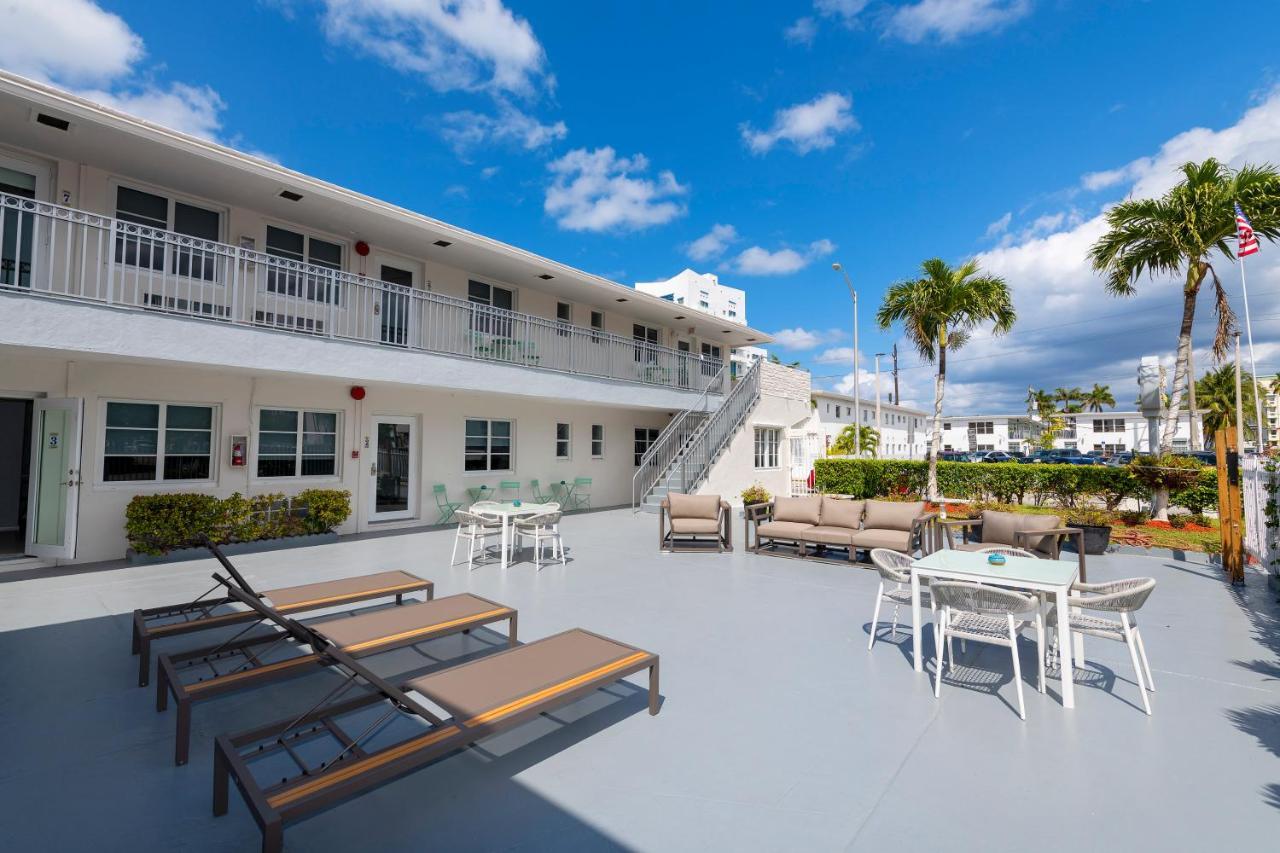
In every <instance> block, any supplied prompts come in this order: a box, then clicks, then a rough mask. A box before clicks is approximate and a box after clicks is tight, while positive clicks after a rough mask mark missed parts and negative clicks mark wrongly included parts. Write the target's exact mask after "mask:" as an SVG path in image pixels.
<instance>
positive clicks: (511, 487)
mask: <svg viewBox="0 0 1280 853" xmlns="http://www.w3.org/2000/svg"><path fill="white" fill-rule="evenodd" d="M498 497H499V499H501V500H504V501H511V500H516V501H518V500H520V481H519V480H502V481H501V482H499V483H498Z"/></svg>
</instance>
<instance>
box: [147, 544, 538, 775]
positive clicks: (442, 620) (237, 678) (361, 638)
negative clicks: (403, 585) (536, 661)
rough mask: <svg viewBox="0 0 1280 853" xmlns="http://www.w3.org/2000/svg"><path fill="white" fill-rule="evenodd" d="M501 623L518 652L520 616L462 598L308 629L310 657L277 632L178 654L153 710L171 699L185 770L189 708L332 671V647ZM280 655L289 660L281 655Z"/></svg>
mask: <svg viewBox="0 0 1280 853" xmlns="http://www.w3.org/2000/svg"><path fill="white" fill-rule="evenodd" d="M224 559H225V558H224ZM232 582H233V583H234V581H232ZM263 607H264V609H265V610H266V611H269V612H270V613H272V614H274V615H276V616H279V615H280V611H279V609H277V608H270V607H267V606H266V605H265V604H263ZM250 612H254V611H250ZM504 620H505V621H506V622H507V623H508V629H507V643H508V645H510V646H514V645H515V643H516V621H517V613H516V611H515V610H514V609H512V608H510V607H506V606H505V605H502V604H498V603H497V602H495V601H490V600H489V599H487V598H481V597H480V596H478V595H471V594H469V593H464V594H462V595H450V596H446V597H444V598H437V599H433V600H430V601H420V602H412V603H410V604H406V605H404V606H403V607H394V608H391V609H389V610H378V611H374V612H370V613H361V614H359V615H355V616H337V617H334V618H327V619H323V620H320V621H317V622H312V623H309V624H307V625H306V626H305V628H306V630H307V631H308V632H309V635H310V636H309V638H308V639H307V641H306V643H305V646H307V647H309V648H310V651H309V652H307V651H304V650H303V648H302V645H303V644H300V643H299V642H298V638H297V637H296V636H295V635H294V634H292V633H290V632H289V631H285V630H280V631H276V632H274V633H272V634H270V635H267V636H262V635H258V636H254V637H249V638H246V639H240V638H234V639H232V640H230V641H228V642H226V643H223V644H221V645H218V646H211V647H209V648H203V649H196V650H193V651H188V652H183V653H181V654H176V655H160V657H159V659H158V661H157V671H158V673H159V678H158V679H157V680H156V710H157V711H164V710H165V709H166V708H168V706H169V696H170V695H172V696H173V698H174V701H175V702H176V704H177V711H178V713H177V731H176V734H175V738H174V763H175V764H177V765H179V766H181V765H183V764H186V763H187V758H188V755H189V753H190V747H191V708H192V706H193V705H195V704H197V703H200V702H204V701H207V700H209V699H215V698H217V697H218V696H225V695H226V694H228V693H232V692H236V691H240V690H245V689H248V688H251V687H257V686H259V685H262V684H266V683H268V682H271V681H276V680H281V679H285V678H290V677H292V676H295V675H301V674H303V673H304V672H309V671H311V669H312V668H313V667H318V666H319V667H323V666H330V665H332V662H333V661H332V658H331V657H330V656H329V655H328V653H327V652H328V650H329V649H330V648H338V649H341V650H342V651H343V652H345V653H346V654H348V655H350V656H352V657H363V656H365V655H372V654H377V653H379V652H386V651H391V650H392V649H398V648H403V647H405V646H412V645H417V644H418V643H424V642H426V641H427V640H433V639H436V638H437V637H443V636H446V635H449V634H457V633H462V632H467V631H470V630H471V629H473V628H479V627H482V626H484V625H489V624H492V623H494V622H501V621H504ZM281 651H283V652H285V653H286V654H285V655H284V656H279V652H281Z"/></svg>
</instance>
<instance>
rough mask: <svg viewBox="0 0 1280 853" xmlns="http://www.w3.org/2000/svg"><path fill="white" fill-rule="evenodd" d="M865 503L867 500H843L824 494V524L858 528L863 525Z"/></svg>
mask: <svg viewBox="0 0 1280 853" xmlns="http://www.w3.org/2000/svg"><path fill="white" fill-rule="evenodd" d="M865 503H866V502H865V501H851V500H841V499H840V498H833V497H831V496H830V495H823V496H822V526H823V527H845V528H848V529H849V530H857V529H858V528H859V527H861V526H862V507H863V504H865Z"/></svg>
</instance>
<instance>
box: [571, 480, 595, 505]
mask: <svg viewBox="0 0 1280 853" xmlns="http://www.w3.org/2000/svg"><path fill="white" fill-rule="evenodd" d="M572 498H573V508H574V509H591V478H590V477H575V478H574V479H573V492H572Z"/></svg>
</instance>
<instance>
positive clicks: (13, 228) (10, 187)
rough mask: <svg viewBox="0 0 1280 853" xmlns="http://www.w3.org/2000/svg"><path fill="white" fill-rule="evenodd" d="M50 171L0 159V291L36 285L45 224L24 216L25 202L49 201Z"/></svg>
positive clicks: (37, 218)
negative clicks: (3, 196) (5, 288)
mask: <svg viewBox="0 0 1280 853" xmlns="http://www.w3.org/2000/svg"><path fill="white" fill-rule="evenodd" d="M48 192H49V169H48V167H46V166H42V165H40V164H38V163H33V162H30V161H27V160H20V159H18V158H16V157H10V156H7V155H6V156H0V193H3V194H4V195H5V196H7V198H3V199H0V287H4V286H7V287H31V286H32V284H36V285H39V284H40V283H41V282H40V274H39V270H38V269H37V262H38V260H39V259H40V258H41V257H43V253H42V252H41V251H40V249H41V248H42V247H43V246H44V245H45V242H46V241H47V239H48V235H47V234H44V233H42V232H43V231H45V230H46V229H45V228H44V223H43V222H42V221H41V219H40V218H39V217H37V216H36V215H35V214H33V213H29V212H23V211H22V210H21V206H22V205H23V204H25V203H26V202H25V200H26V199H34V200H40V201H43V200H45V199H47V198H48Z"/></svg>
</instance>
